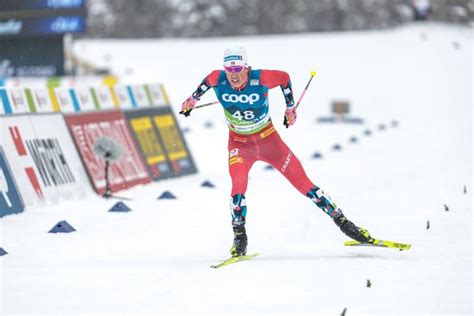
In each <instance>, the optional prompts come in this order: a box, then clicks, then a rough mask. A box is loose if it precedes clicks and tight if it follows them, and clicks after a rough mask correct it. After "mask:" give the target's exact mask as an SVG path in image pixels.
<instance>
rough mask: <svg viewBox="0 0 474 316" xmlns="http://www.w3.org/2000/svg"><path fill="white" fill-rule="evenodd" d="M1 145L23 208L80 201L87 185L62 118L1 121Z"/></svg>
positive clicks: (22, 116) (7, 118)
mask: <svg viewBox="0 0 474 316" xmlns="http://www.w3.org/2000/svg"><path fill="white" fill-rule="evenodd" d="M0 123H1V124H0V133H1V135H2V137H1V140H0V141H1V145H2V147H3V148H4V150H5V154H6V157H7V159H8V161H9V162H10V164H11V167H12V170H13V174H14V176H15V179H16V181H17V184H18V186H19V189H20V192H21V195H22V197H23V199H24V202H25V204H26V205H28V206H30V205H32V206H36V205H45V204H50V203H55V202H57V201H58V200H60V199H66V200H68V199H71V198H74V197H83V196H84V195H85V194H86V193H87V192H88V188H89V185H88V181H87V178H86V177H85V175H84V174H85V172H84V168H83V167H82V164H81V162H80V159H79V156H78V154H77V152H76V150H75V148H74V146H73V144H72V140H71V137H70V136H69V133H68V132H67V126H66V124H65V122H64V119H63V117H62V115H61V114H58V113H54V114H43V115H34V116H26V115H20V116H10V117H0Z"/></svg>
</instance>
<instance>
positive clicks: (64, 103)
mask: <svg viewBox="0 0 474 316" xmlns="http://www.w3.org/2000/svg"><path fill="white" fill-rule="evenodd" d="M54 93H55V95H56V100H58V105H59V109H60V111H61V112H63V113H71V112H79V111H80V108H79V104H78V103H77V99H75V92H74V91H73V90H72V89H69V88H54Z"/></svg>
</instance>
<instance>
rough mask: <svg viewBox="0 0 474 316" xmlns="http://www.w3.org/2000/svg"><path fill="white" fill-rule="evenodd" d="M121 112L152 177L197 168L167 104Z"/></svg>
mask: <svg viewBox="0 0 474 316" xmlns="http://www.w3.org/2000/svg"><path fill="white" fill-rule="evenodd" d="M125 115H126V117H127V119H128V122H129V125H130V129H131V130H132V131H133V136H134V137H135V140H136V142H137V144H138V146H139V147H140V149H141V152H142V154H143V157H144V160H145V161H146V163H147V165H148V167H149V169H150V173H151V174H152V176H153V179H154V180H160V179H164V178H170V177H176V176H180V175H185V174H191V173H195V172H196V171H197V170H196V167H195V164H194V161H193V159H192V156H191V153H190V152H189V150H188V147H187V145H186V142H185V140H184V137H183V135H182V134H181V131H180V129H179V126H178V124H177V122H176V120H175V117H174V115H173V113H172V111H171V109H170V108H169V107H160V108H158V107H151V108H146V109H138V110H129V111H125Z"/></svg>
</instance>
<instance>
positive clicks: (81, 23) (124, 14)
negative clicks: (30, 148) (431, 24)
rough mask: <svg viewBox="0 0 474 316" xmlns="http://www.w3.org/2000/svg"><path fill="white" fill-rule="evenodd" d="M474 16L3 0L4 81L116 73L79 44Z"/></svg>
mask: <svg viewBox="0 0 474 316" xmlns="http://www.w3.org/2000/svg"><path fill="white" fill-rule="evenodd" d="M473 17H474V3H473V1H469V0H435V1H429V0H414V1H412V0H350V1H349V0H337V1H334V0H292V1H287V0H249V1H236V0H197V1H194V0H193V1H190V0H134V1H129V0H2V1H1V5H0V78H3V79H5V78H8V77H22V76H43V77H44V76H63V75H75V74H90V73H92V74H99V75H103V74H110V73H111V72H112V70H111V69H107V67H104V65H102V66H101V65H91V64H90V63H88V62H85V61H83V60H81V56H80V52H77V51H76V53H72V51H73V50H72V49H71V47H72V46H73V42H74V40H75V39H87V38H130V39H136V38H204V37H217V36H221V37H222V36H238V35H261V34H283V33H285V34H288V33H304V32H334V31H351V30H380V29H387V28H393V27H396V26H400V25H402V24H406V23H410V22H412V21H437V22H445V23H450V24H456V25H472V21H473ZM18 52H21V54H18Z"/></svg>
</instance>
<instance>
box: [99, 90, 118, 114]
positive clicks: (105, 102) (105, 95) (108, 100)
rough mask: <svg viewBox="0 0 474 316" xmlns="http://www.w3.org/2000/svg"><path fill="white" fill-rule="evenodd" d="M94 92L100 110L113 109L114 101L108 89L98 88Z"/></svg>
mask: <svg viewBox="0 0 474 316" xmlns="http://www.w3.org/2000/svg"><path fill="white" fill-rule="evenodd" d="M95 92H96V95H97V99H98V101H99V105H100V108H101V109H115V103H114V99H113V97H112V93H110V89H109V88H108V87H99V88H97V89H95Z"/></svg>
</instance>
